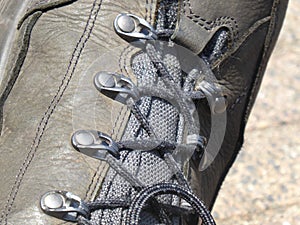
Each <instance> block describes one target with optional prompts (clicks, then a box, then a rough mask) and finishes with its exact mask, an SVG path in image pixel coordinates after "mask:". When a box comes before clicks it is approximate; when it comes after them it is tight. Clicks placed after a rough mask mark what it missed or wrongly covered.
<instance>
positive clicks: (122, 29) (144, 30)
mask: <svg viewBox="0 0 300 225" xmlns="http://www.w3.org/2000/svg"><path fill="white" fill-rule="evenodd" d="M114 28H115V31H116V33H117V34H118V35H120V36H121V37H122V38H124V39H127V40H129V41H134V40H141V39H145V40H156V39H157V34H156V31H155V29H154V28H153V27H152V26H151V25H150V23H148V22H147V21H146V20H145V19H143V18H141V17H138V16H136V15H133V14H130V13H121V14H119V15H118V16H117V17H116V19H115V20H114Z"/></svg>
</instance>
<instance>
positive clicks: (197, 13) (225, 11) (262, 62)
mask: <svg viewBox="0 0 300 225" xmlns="http://www.w3.org/2000/svg"><path fill="white" fill-rule="evenodd" d="M287 3H288V1H287V0H281V1H277V0H275V1H273V0H268V1H266V0H257V1H250V0H229V1H226V2H224V1H218V0H214V1H211V0H204V1H199V0H190V1H183V7H182V10H183V12H184V13H185V15H186V16H187V17H189V18H190V19H191V20H194V21H196V22H197V23H198V25H199V26H208V25H209V24H211V23H216V22H214V21H218V20H224V19H225V20H227V21H231V22H230V26H232V31H234V32H235V38H234V39H233V40H232V41H233V43H232V47H231V48H229V49H228V50H227V52H226V53H225V54H224V55H223V56H222V57H221V58H220V60H218V61H217V62H214V64H213V65H212V67H213V68H214V69H213V72H214V73H215V75H216V77H217V78H218V80H219V83H220V84H221V86H222V90H223V94H224V95H225V96H226V98H227V102H228V108H227V128H226V134H225V138H224V142H223V145H222V147H221V150H220V152H219V154H218V155H217V157H216V159H215V160H214V161H213V163H212V164H211V165H210V166H209V167H208V168H207V169H206V170H204V171H201V172H200V171H199V170H198V165H199V162H197V161H192V162H191V165H192V169H191V182H192V186H193V189H194V191H195V192H196V193H197V194H198V196H200V198H201V199H202V200H204V202H205V203H206V204H207V205H208V206H209V207H210V208H211V207H212V206H213V203H214V200H215V198H216V196H217V192H218V190H219V188H220V186H221V184H222V181H223V180H224V178H225V176H226V174H227V172H228V170H229V168H230V166H231V165H232V163H233V161H234V159H235V157H236V156H237V154H238V152H239V150H240V148H241V146H242V144H243V134H244V128H245V125H246V121H247V117H248V115H249V112H250V110H251V107H252V105H253V103H254V100H255V96H256V94H257V92H258V89H259V84H260V82H261V80H262V76H263V73H264V70H265V68H266V64H267V61H268V58H269V56H270V54H271V52H272V49H273V47H274V45H275V42H276V39H277V37H278V34H279V31H280V28H281V25H282V21H283V18H284V15H285V10H286V6H287ZM227 25H228V23H227ZM197 108H198V111H199V115H200V120H201V121H200V122H201V132H200V133H202V134H203V135H205V136H208V135H209V132H210V131H209V128H210V122H209V121H210V112H209V110H207V109H204V108H203V104H202V105H201V104H200V103H198V107H197Z"/></svg>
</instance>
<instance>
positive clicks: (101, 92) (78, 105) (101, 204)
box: [0, 0, 288, 224]
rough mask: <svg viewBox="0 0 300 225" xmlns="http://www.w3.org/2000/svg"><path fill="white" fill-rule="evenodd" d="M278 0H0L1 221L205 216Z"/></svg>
mask: <svg viewBox="0 0 300 225" xmlns="http://www.w3.org/2000/svg"><path fill="white" fill-rule="evenodd" d="M287 2H288V0H257V1H253V0H252V1H249V0H228V1H220V0H201V1H200V0H183V1H172V0H161V1H157V0H151V1H148V0H145V1H141V0H127V1H112V0H106V1H105V0H46V1H44V0H31V1H30V0H24V1H23V2H22V4H21V3H19V2H18V3H17V2H15V1H8V0H0V12H1V14H0V19H1V23H0V24H1V25H0V28H1V34H0V51H1V52H0V56H1V58H0V79H1V86H0V104H1V105H0V106H1V107H0V113H1V115H0V118H1V137H0V146H1V147H0V153H1V158H0V168H1V178H0V181H1V186H0V209H1V215H0V216H1V217H0V221H1V222H0V223H1V224H61V223H63V221H70V222H77V223H79V224H197V223H198V220H199V221H202V222H203V224H214V221H213V218H212V217H211V215H210V213H209V210H210V209H211V208H212V206H213V203H214V201H215V198H216V196H217V193H218V190H219V188H220V186H221V184H222V181H223V180H224V178H225V176H226V174H227V172H228V170H229V168H230V166H231V165H232V163H233V162H234V160H235V157H236V156H237V154H238V151H239V150H240V148H241V146H242V144H243V134H244V129H245V126H246V122H247V118H248V116H249V113H250V111H251V108H252V106H253V104H254V101H255V98H256V95H257V92H258V89H259V86H260V83H261V80H262V77H263V74H264V71H265V68H266V65H267V62H268V59H269V56H270V54H271V52H272V49H273V47H274V45H275V42H276V40H277V37H278V34H279V31H280V28H281V25H282V21H283V18H284V15H285V10H286V6H287ZM2 21H3V22H2ZM2 31H4V32H2ZM199 218H200V219H199Z"/></svg>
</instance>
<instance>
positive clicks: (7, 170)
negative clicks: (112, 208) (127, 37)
mask: <svg viewBox="0 0 300 225" xmlns="http://www.w3.org/2000/svg"><path fill="white" fill-rule="evenodd" d="M146 3H147V1H136V0H130V1H126V2H123V1H120V2H112V1H100V0H95V1H92V0H86V1H76V2H74V3H72V4H70V5H66V6H63V7H60V8H55V9H53V10H49V11H47V12H45V13H44V14H43V15H42V16H41V17H40V19H39V20H38V21H37V23H36V24H35V26H34V27H33V30H32V32H31V36H30V45H29V49H28V52H27V54H26V59H25V61H24V64H23V66H22V68H21V71H20V73H19V74H14V75H15V76H16V77H17V79H16V81H15V83H14V85H13V87H12V89H11V91H10V93H9V94H8V96H7V98H6V100H5V101H4V102H3V128H2V135H1V138H0V146H1V148H0V152H1V158H0V165H1V171H2V173H1V175H0V176H1V177H0V180H1V191H0V209H1V224H56V223H61V221H59V220H56V219H54V218H52V217H49V216H47V215H45V214H44V213H42V212H41V210H40V208H39V200H40V197H41V195H42V194H44V193H45V192H47V191H50V190H66V191H70V192H72V193H74V194H76V195H78V196H79V197H81V198H82V199H86V200H91V199H93V198H94V197H95V194H96V192H97V191H98V189H97V188H99V186H100V183H101V181H102V179H103V176H104V175H105V171H106V169H107V166H106V164H105V163H102V162H100V161H98V160H93V159H90V158H88V157H86V156H84V155H82V154H80V153H78V152H76V151H75V150H74V149H73V147H72V146H71V144H70V137H71V135H72V133H73V132H74V131H75V130H76V129H98V130H100V131H102V132H105V133H108V134H111V135H113V137H114V138H117V137H118V136H120V134H122V129H123V127H122V122H123V120H126V113H127V112H126V110H124V108H123V107H122V105H120V104H118V103H115V102H113V101H111V100H109V99H108V98H105V97H103V96H101V95H100V94H99V93H98V92H97V91H96V89H95V88H94V85H93V80H92V79H93V76H94V75H95V73H96V72H98V71H103V70H107V71H112V72H120V70H124V69H126V63H127V62H126V60H128V58H130V53H129V52H128V47H127V46H128V43H127V42H125V41H123V40H122V39H121V38H120V37H119V36H118V35H116V34H115V32H114V29H113V26H112V24H113V20H114V18H115V17H116V15H118V14H119V13H122V12H131V13H134V14H136V15H138V16H142V17H146V18H147V19H148V20H149V18H152V19H153V14H154V11H153V10H154V9H155V2H153V3H152V4H146ZM150 9H153V10H152V11H151V10H150ZM37 11H38V10H37ZM41 12H44V11H41ZM30 18H31V15H30V16H29V17H28V18H27V19H26V20H25V22H24V23H23V24H22V26H26V21H27V20H28V19H30ZM20 32H21V31H20ZM126 47H127V48H126ZM125 48H126V49H127V50H124V49H125ZM124 54H125V55H124ZM127 71H129V72H128V73H130V70H129V69H127ZM5 76H8V77H9V76H11V75H10V74H9V71H8V72H7V73H6V74H5Z"/></svg>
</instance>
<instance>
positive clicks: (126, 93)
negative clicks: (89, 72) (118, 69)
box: [94, 72, 140, 104]
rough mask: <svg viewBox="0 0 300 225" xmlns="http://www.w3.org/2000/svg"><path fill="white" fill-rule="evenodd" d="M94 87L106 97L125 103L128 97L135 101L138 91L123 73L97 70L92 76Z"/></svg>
mask: <svg viewBox="0 0 300 225" xmlns="http://www.w3.org/2000/svg"><path fill="white" fill-rule="evenodd" d="M94 84H95V87H96V89H97V90H98V91H99V92H101V93H102V94H104V95H106V96H107V97H109V98H111V99H113V100H116V101H118V102H120V103H122V104H126V103H127V100H128V99H129V98H132V99H133V100H134V101H137V100H138V99H139V98H140V95H139V91H138V89H137V87H136V86H135V84H134V83H133V82H132V81H131V79H130V78H128V77H125V76H123V75H119V74H114V73H108V72H99V73H97V74H96V75H95V77H94Z"/></svg>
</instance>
